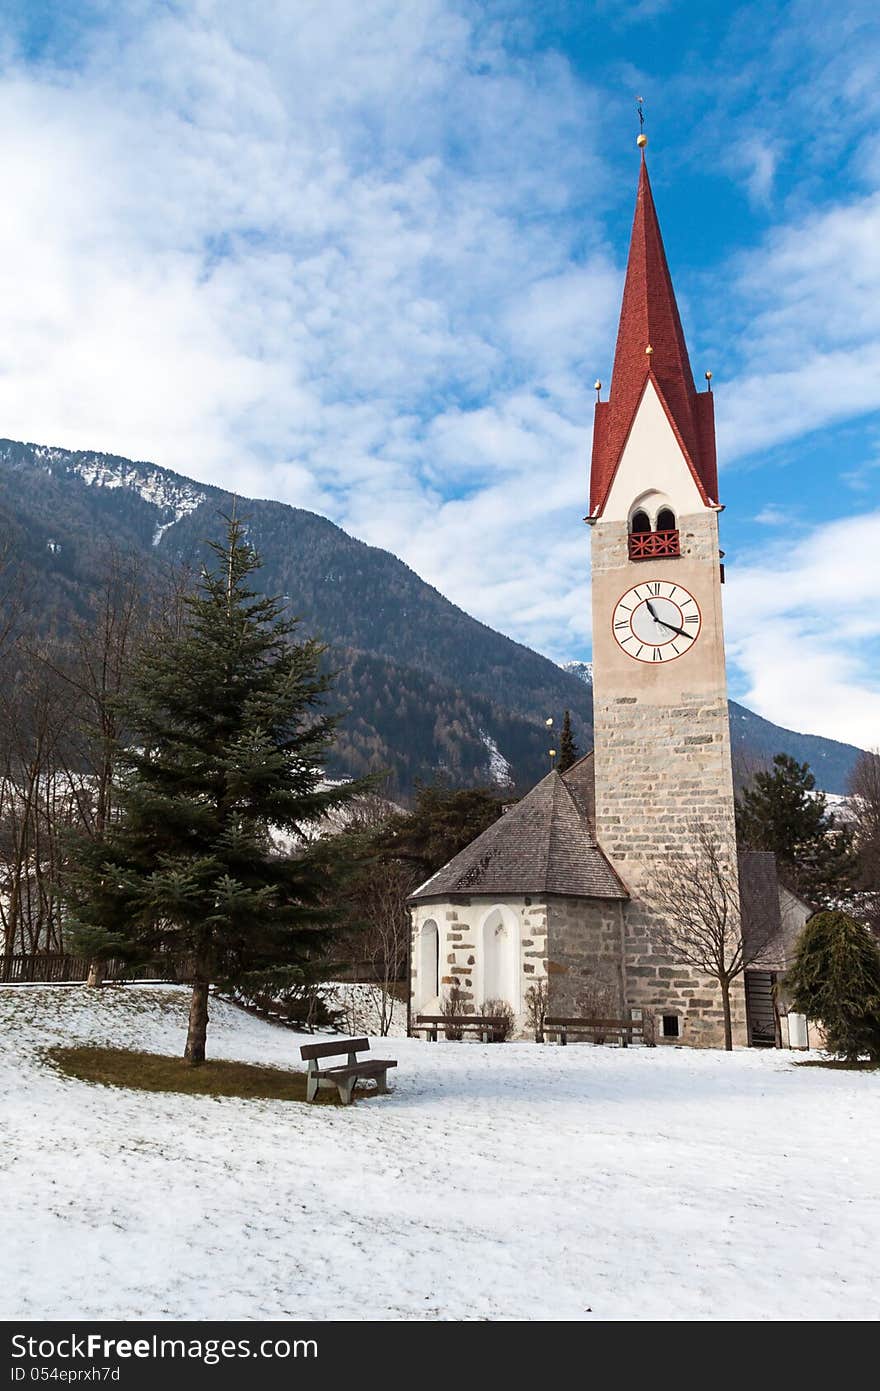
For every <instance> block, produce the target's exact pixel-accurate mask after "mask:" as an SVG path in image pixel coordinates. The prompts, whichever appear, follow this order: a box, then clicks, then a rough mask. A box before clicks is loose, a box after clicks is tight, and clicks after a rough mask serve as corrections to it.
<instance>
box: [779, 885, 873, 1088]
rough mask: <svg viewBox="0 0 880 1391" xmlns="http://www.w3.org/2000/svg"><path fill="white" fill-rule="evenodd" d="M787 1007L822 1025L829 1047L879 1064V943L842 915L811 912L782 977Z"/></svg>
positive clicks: (846, 1054)
mask: <svg viewBox="0 0 880 1391" xmlns="http://www.w3.org/2000/svg"><path fill="white" fill-rule="evenodd" d="M785 985H786V989H787V991H788V993H789V996H790V1000H791V1008H792V1009H793V1010H796V1011H797V1012H798V1013H799V1014H805V1015H806V1016H807V1017H808V1018H809V1019H816V1020H818V1021H819V1023H821V1024H822V1026H823V1028H824V1029H825V1037H826V1041H827V1045H828V1049H829V1051H830V1052H832V1053H837V1054H839V1055H840V1056H841V1057H844V1058H846V1059H848V1060H849V1061H850V1062H855V1061H856V1060H857V1059H858V1058H859V1057H861V1056H862V1055H863V1054H867V1055H868V1057H869V1058H871V1059H872V1060H873V1061H874V1062H880V946H878V944H877V942H876V940H875V938H874V937H873V936H872V935H871V933H870V932H869V931H868V929H867V928H866V927H863V926H862V924H861V923H858V922H856V921H855V919H854V918H851V917H850V916H849V915H848V914H847V913H842V912H839V911H837V912H825V913H816V914H815V915H814V916H813V917H812V918H810V919H809V921H808V922H807V924H806V926H805V928H804V930H803V932H802V933H801V935H800V938H799V939H798V944H797V951H796V955H795V961H794V965H793V966H792V968H791V970H790V971H789V973H788V974H787V976H786V978H785Z"/></svg>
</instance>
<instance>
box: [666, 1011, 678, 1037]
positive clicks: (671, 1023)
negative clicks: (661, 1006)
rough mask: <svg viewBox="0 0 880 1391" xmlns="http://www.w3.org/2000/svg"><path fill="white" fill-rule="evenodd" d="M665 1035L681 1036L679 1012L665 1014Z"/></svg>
mask: <svg viewBox="0 0 880 1391" xmlns="http://www.w3.org/2000/svg"><path fill="white" fill-rule="evenodd" d="M663 1037H664V1038H681V1020H680V1019H679V1017H678V1015H677V1014H664V1016H663Z"/></svg>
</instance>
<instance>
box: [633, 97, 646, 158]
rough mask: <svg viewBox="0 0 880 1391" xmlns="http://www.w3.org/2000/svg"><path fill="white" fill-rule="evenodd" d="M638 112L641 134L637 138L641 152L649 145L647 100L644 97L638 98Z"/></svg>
mask: <svg viewBox="0 0 880 1391" xmlns="http://www.w3.org/2000/svg"><path fill="white" fill-rule="evenodd" d="M636 110H637V111H638V113H639V133H638V136H637V137H636V144H637V145H638V147H639V149H640V150H643V149H644V148H645V146H646V145H647V143H648V137H647V135H646V134H645V98H644V97H636Z"/></svg>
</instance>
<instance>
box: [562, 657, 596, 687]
mask: <svg viewBox="0 0 880 1391" xmlns="http://www.w3.org/2000/svg"><path fill="white" fill-rule="evenodd" d="M559 665H560V666H561V668H562V670H563V671H567V672H569V673H570V674H571V675H572V676H576V677H577V678H578V680H579V681H583V683H584V685H585V686H592V684H593V663H592V662H560V663H559Z"/></svg>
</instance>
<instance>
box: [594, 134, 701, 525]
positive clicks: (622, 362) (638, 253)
mask: <svg viewBox="0 0 880 1391" xmlns="http://www.w3.org/2000/svg"><path fill="white" fill-rule="evenodd" d="M649 346H650V347H651V348H653V353H646V352H645V349H646V348H647V347H649ZM649 377H650V378H651V380H652V381H653V383H654V386H655V387H656V388H657V393H658V395H659V397H660V400H661V401H662V403H663V406H664V408H665V410H666V414H667V415H668V416H669V420H670V424H671V425H672V428H673V429H674V431H675V433H676V435H677V437H678V441H679V444H680V445H681V447H682V450H683V452H684V455H685V458H686V459H687V462H688V465H689V467H690V470H691V472H692V473H693V475H694V479H695V481H696V484H697V487H698V488H699V490H700V494H701V496H702V497H703V500H704V502H706V503H707V504H711V503H715V502H717V500H718V472H717V465H716V462H715V419H714V403H713V399H712V394H711V392H700V393H698V392H697V391H696V389H695V387H694V378H693V374H692V372H691V364H690V361H689V360H688V351H687V345H686V343H685V341H684V333H683V331H682V327H681V319H680V318H679V316H678V305H677V304H676V302H675V291H674V290H673V288H672V277H671V276H670V274H669V266H668V265H667V264H666V253H665V251H664V250H663V238H662V237H661V235H660V224H659V222H658V221H657V210H656V208H655V207H654V198H653V195H652V193H651V184H650V181H649V179H648V166H647V165H646V163H645V157H644V154H643V155H642V167H641V170H640V171H639V189H638V194H637V196H636V212H635V217H634V219H633V229H632V238H631V240H630V245H629V261H628V262H627V267H626V282H625V284H624V287H623V303H622V305H621V308H620V327H619V328H618V331H617V347H616V349H615V351H614V370H613V372H612V374H611V392H610V396H609V399H608V400H607V401H600V402H598V403H597V405H596V420H595V425H594V429H593V462H592V468H591V473H590V516H591V517H593V516H598V515H600V514H601V511H602V509H603V507H604V506H605V502H606V500H607V498H608V493H609V491H610V488H611V484H612V482H613V479H614V475H615V473H616V472H617V466H618V464H619V463H620V456H621V455H622V453H623V449H624V446H625V444H626V441H627V438H628V436H629V432H630V429H631V428H632V423H633V420H634V418H635V414H636V410H637V409H638V405H639V402H640V401H641V399H642V396H643V394H644V390H645V385H646V383H647V381H648V378H649Z"/></svg>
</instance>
